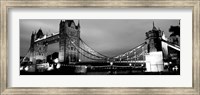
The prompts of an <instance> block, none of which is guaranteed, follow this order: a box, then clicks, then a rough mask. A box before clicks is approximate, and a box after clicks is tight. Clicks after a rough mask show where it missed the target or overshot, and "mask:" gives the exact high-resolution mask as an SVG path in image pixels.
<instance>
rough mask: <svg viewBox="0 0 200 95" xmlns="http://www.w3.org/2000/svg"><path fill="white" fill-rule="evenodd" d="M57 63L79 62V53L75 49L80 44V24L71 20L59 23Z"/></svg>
mask: <svg viewBox="0 0 200 95" xmlns="http://www.w3.org/2000/svg"><path fill="white" fill-rule="evenodd" d="M59 36H60V39H59V61H60V62H64V63H65V64H69V63H71V62H78V61H79V52H78V50H77V49H76V48H77V47H79V44H80V24H79V22H78V24H77V25H76V24H75V22H74V21H73V20H65V21H62V20H61V21H60V27H59Z"/></svg>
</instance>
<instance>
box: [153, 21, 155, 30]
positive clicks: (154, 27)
mask: <svg viewBox="0 0 200 95" xmlns="http://www.w3.org/2000/svg"><path fill="white" fill-rule="evenodd" d="M153 30H156V27H155V25H154V21H153Z"/></svg>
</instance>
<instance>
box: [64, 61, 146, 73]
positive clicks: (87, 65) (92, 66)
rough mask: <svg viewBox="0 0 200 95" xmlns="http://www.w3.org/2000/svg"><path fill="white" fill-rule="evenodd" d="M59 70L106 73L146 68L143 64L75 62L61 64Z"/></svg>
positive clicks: (143, 69)
mask: <svg viewBox="0 0 200 95" xmlns="http://www.w3.org/2000/svg"><path fill="white" fill-rule="evenodd" d="M61 68H79V69H87V70H91V71H106V70H135V71H145V70H146V66H145V63H144V62H140V63H135V62H131V61H130V62H127V61H126V62H125V61H124V62H123V61H121V62H117V61H116V62H113V63H111V62H76V63H70V64H61Z"/></svg>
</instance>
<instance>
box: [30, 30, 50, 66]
mask: <svg viewBox="0 0 200 95" xmlns="http://www.w3.org/2000/svg"><path fill="white" fill-rule="evenodd" d="M44 36H45V35H44V34H43V32H42V29H39V30H38V32H37V33H32V36H31V46H30V52H31V57H30V61H32V62H33V63H36V64H37V63H43V62H46V56H47V47H48V46H47V43H45V42H38V43H35V40H38V39H41V38H43V37H44Z"/></svg>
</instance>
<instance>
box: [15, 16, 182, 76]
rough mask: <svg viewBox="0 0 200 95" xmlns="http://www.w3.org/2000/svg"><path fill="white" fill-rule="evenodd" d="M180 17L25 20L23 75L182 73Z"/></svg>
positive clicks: (22, 27)
mask: <svg viewBox="0 0 200 95" xmlns="http://www.w3.org/2000/svg"><path fill="white" fill-rule="evenodd" d="M180 25H181V20H180V19H20V20H19V30H20V63H19V64H20V67H19V72H20V75H180V70H181V68H180V65H181V63H180V50H181V47H180V46H181V45H180V39H181V37H180V33H181V31H180Z"/></svg>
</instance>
